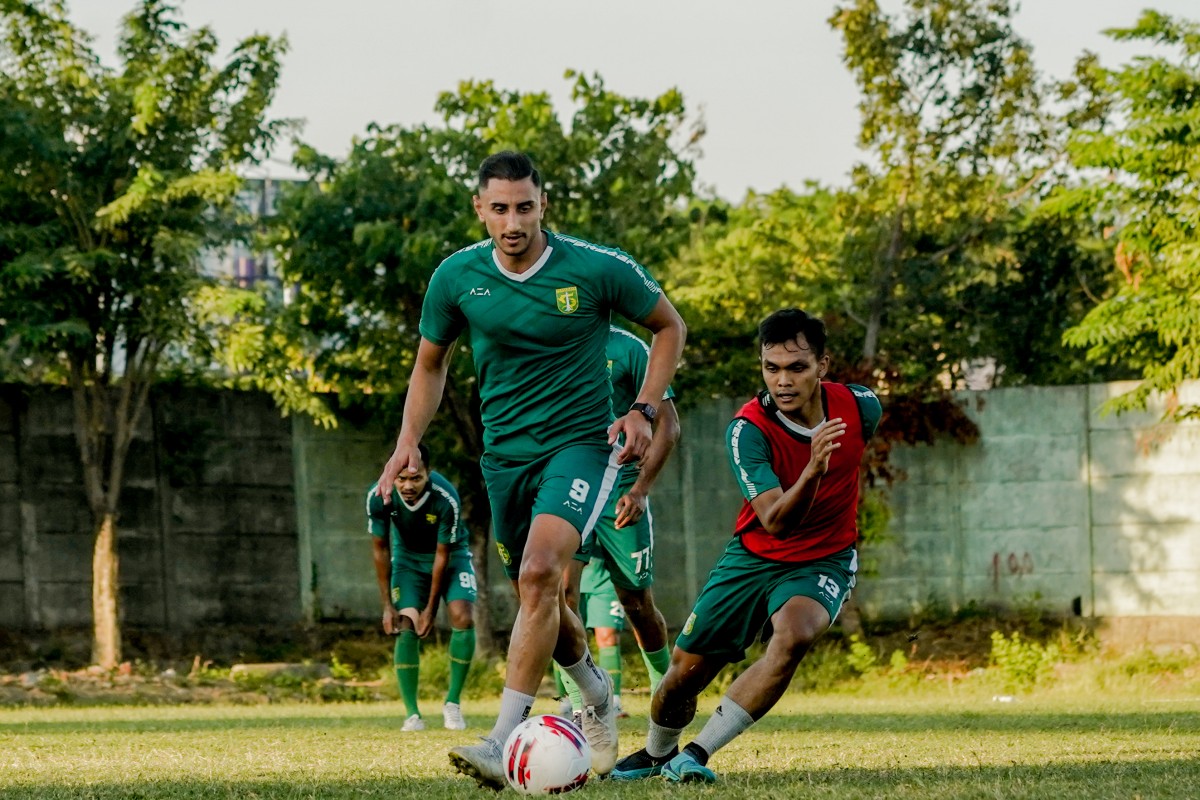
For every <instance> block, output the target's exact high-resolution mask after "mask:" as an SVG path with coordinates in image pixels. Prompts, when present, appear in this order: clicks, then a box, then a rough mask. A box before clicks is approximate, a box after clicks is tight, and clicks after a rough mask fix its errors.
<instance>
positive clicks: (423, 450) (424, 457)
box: [417, 444, 432, 469]
mask: <svg viewBox="0 0 1200 800" xmlns="http://www.w3.org/2000/svg"><path fill="white" fill-rule="evenodd" d="M417 452H418V453H420V454H421V463H422V464H424V465H425V469H432V467H431V466H430V465H429V448H428V447H426V446H425V445H423V444H418V445H417Z"/></svg>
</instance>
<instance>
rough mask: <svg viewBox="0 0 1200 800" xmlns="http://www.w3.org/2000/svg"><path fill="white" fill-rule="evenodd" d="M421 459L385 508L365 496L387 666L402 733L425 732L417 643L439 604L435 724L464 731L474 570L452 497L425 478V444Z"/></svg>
mask: <svg viewBox="0 0 1200 800" xmlns="http://www.w3.org/2000/svg"><path fill="white" fill-rule="evenodd" d="M420 453H421V465H420V466H419V467H418V468H417V469H406V470H404V471H403V472H401V473H400V474H399V475H397V476H396V479H395V480H394V481H393V482H392V491H391V492H390V493H389V496H388V502H387V503H386V504H385V503H384V498H383V497H382V496H380V494H379V492H377V491H376V487H375V486H372V487H371V488H370V489H369V490H368V491H367V530H368V531H369V532H370V534H371V536H372V537H373V544H374V550H373V552H374V556H375V578H376V580H377V581H378V583H379V596H380V600H381V601H382V603H383V630H384V632H385V633H389V634H394V635H396V648H395V660H394V662H393V663H394V664H395V667H396V681H397V683H398V684H399V685H400V696H401V697H402V698H403V700H404V705H405V707H406V708H407V710H408V719H406V720H405V721H404V727H403V730H405V731H422V730H425V721H424V719H423V718H422V717H421V711H420V709H419V708H418V707H417V682H418V675H419V669H420V643H419V642H418V637H422V638H423V637H424V636H426V635H427V634H428V633H429V631H430V630H432V629H433V620H434V617H435V616H436V615H437V610H438V604H439V602H440V601H441V600H443V599H444V600H445V601H446V611H447V614H448V615H449V617H450V687H449V689H448V690H447V692H446V702H445V705H443V707H442V722H443V724H444V725H445V726H446V727H447V728H449V729H451V730H463V729H465V728H466V727H467V726H466V723H465V722H464V720H463V716H462V708H461V706H460V705H459V698H460V696H461V695H462V687H463V684H464V683H465V682H466V679H467V672H468V671H469V670H470V668H471V658H472V657H473V656H474V655H475V623H474V609H475V567H474V566H473V565H472V563H471V551H470V550H469V549H468V546H467V545H468V539H469V537H468V535H467V532H466V529H465V528H463V526H462V524H461V518H460V513H459V508H460V503H459V499H458V492H457V491H455V489H454V487H453V486H452V485H451V484H450V482H449V481H447V480H446V479H445V478H444V477H442V476H441V475H439V474H438V473H436V472H430V471H429V451H428V450H426V449H425V446H424V445H421V447H420Z"/></svg>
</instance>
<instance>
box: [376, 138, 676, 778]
mask: <svg viewBox="0 0 1200 800" xmlns="http://www.w3.org/2000/svg"><path fill="white" fill-rule="evenodd" d="M478 177H479V181H478V194H476V195H475V197H474V200H473V202H474V208H475V212H476V214H477V215H478V217H479V220H480V221H481V222H482V223H483V224H484V227H485V228H486V229H487V232H488V237H489V238H487V239H485V240H483V241H481V242H478V243H476V244H474V245H471V246H470V247H466V248H464V249H462V250H460V251H458V252H457V253H454V254H453V255H451V256H450V257H449V258H447V259H446V260H445V261H443V262H442V263H441V265H439V266H438V268H437V269H436V270H435V271H434V273H433V276H432V277H431V278H430V281H429V290H428V291H427V292H426V295H425V300H424V303H423V305H422V309H421V323H420V333H421V342H420V345H419V347H418V349H417V355H416V359H415V361H414V364H413V371H412V378H411V381H410V383H409V389H408V394H407V396H406V398H405V404H404V421H403V424H402V425H401V429H400V435H399V436H398V438H397V440H396V448H395V450H394V452H393V453H392V456H391V458H389V459H388V462H387V464H386V466H385V467H384V470H383V474H382V475H381V476H380V479H379V486H380V487H387V486H390V485H391V482H392V481H393V480H394V479H395V476H396V475H399V474H400V473H401V472H403V471H404V470H408V469H416V468H418V467H419V466H420V454H419V453H418V451H417V445H418V443H419V442H420V441H421V438H422V437H423V436H424V434H425V431H426V430H427V428H428V427H429V424H430V422H431V420H432V419H433V415H434V413H435V412H436V410H437V407H438V405H439V403H440V401H441V397H442V390H443V388H444V387H445V382H446V373H447V368H448V366H449V361H450V354H451V353H452V352H453V350H454V344H455V342H456V341H457V339H458V337H459V336H460V335H461V334H462V333H464V332H466V331H469V337H470V344H471V350H472V354H473V358H474V363H475V370H476V374H477V375H478V379H479V393H480V413H481V416H482V419H483V426H484V454H483V457H482V458H481V459H480V466H481V468H482V471H483V477H484V480H485V482H486V484H487V491H488V500H489V502H490V504H491V509H492V520H493V530H494V533H495V537H496V548H497V550H498V551H499V553H500V558H501V560H502V561H503V562H504V569H505V572H506V574H507V575H508V577H509V578H510V579H511V580H512V581H513V584H514V586H515V588H516V590H517V595H518V597H519V601H520V608H519V610H518V612H517V617H516V621H515V622H514V623H513V629H512V635H511V638H510V644H509V650H508V671H507V674H506V676H505V686H504V693H503V695H502V697H501V701H500V713H499V716H498V717H497V719H496V723H495V725H494V726H493V728H492V730H491V733H490V734H489V735H488V736H487V737H485V738H484V740H483V742H482V743H481V744H478V745H469V746H461V747H456V748H454V749H452V750H451V752H450V760H451V763H452V764H453V765H454V767H455V768H456V769H458V770H459V771H461V772H463V773H465V774H467V775H470V776H472V777H474V778H475V779H476V780H478V781H479V782H480V783H481V784H483V785H486V786H491V787H494V788H502V787H503V786H505V785H506V781H505V778H504V771H503V768H502V765H501V753H500V750H501V746H502V745H503V743H504V741H505V740H506V739H507V738H508V735H509V733H511V732H512V730H513V729H514V728H515V727H516V726H517V725H518V724H520V723H521V721H522V720H524V719H525V718H526V717H527V716H528V714H529V709H530V708H531V706H532V705H533V700H534V693H535V692H536V691H537V688H538V685H539V684H540V683H541V680H542V676H543V675H544V674H545V672H546V668H547V666H548V665H549V663H550V660H551V658H553V659H554V661H556V662H557V663H559V664H561V665H562V666H563V668H564V669H565V671H566V673H567V674H568V675H570V676H571V678H572V679H573V680H574V681H575V682H576V683H577V684H578V685H579V689H580V692H581V695H582V699H583V703H584V705H585V708H584V714H583V728H584V733H585V734H586V735H587V739H588V742H589V743H590V744H591V747H592V767H593V769H594V770H595V771H596V773H597V774H598V775H605V774H607V773H608V772H610V771H611V770H612V767H613V764H614V763H615V761H616V744H617V728H616V721H615V719H614V716H615V715H614V713H613V711H614V710H613V708H612V687H611V685H610V682H609V679H608V676H607V675H606V674H605V673H604V671H603V670H601V669H599V668H598V667H597V666H596V665H595V663H594V662H593V661H592V659H591V655H590V653H589V651H588V647H587V639H586V634H585V633H584V630H583V626H582V625H581V624H580V621H579V618H578V617H577V616H576V615H575V614H574V612H572V611H571V610H570V608H569V607H568V606H567V605H566V598H565V595H564V593H563V591H562V575H563V569H564V568H565V567H566V565H567V563H568V562H569V561H570V560H571V559H572V558H573V557H574V555H575V554H576V553H577V552H579V551H580V549H581V548H586V545H587V544H588V539H589V537H590V536H591V534H592V530H593V528H594V526H595V524H596V520H597V519H599V517H600V515H601V514H602V513H603V511H604V507H605V505H606V503H607V502H608V499H609V495H610V494H611V492H612V490H613V487H614V486H615V485H616V482H617V478H618V477H619V475H620V472H621V467H622V466H623V465H624V464H627V463H631V462H634V461H637V460H638V459H640V458H642V457H643V456H644V455H645V453H646V450H647V448H648V447H649V445H650V442H651V438H652V428H651V422H652V420H653V418H654V416H655V414H656V412H657V408H658V404H659V403H660V402H661V398H662V396H663V394H664V393H665V392H666V390H667V387H668V385H669V384H670V382H671V378H672V376H673V375H674V372H675V365H676V363H677V362H678V360H679V357H680V355H681V353H682V351H683V342H684V338H685V336H686V327H685V326H684V324H683V320H682V319H681V318H680V317H679V314H678V312H676V311H675V308H674V306H672V305H671V303H670V301H668V300H667V298H666V296H665V295H664V294H663V293H662V290H661V289H660V288H659V286H658V284H657V283H655V281H654V279H653V278H651V277H650V275H649V274H648V273H647V272H646V271H645V270H644V269H643V268H642V266H641V265H640V264H638V263H637V262H636V261H634V260H633V258H631V257H630V256H629V255H627V254H626V253H623V252H621V251H620V250H617V249H614V248H610V247H603V246H600V245H596V244H592V243H590V242H585V241H583V240H581V239H577V238H574V237H571V236H565V235H563V234H559V233H554V232H552V231H548V230H546V229H544V228H542V218H543V215H544V214H545V211H546V207H547V203H548V201H547V197H546V194H545V193H544V192H543V190H542V180H541V176H540V175H539V174H538V172H537V170H536V169H534V167H533V163H532V162H531V161H530V160H529V158H528V157H527V156H525V155H523V154H520V153H513V152H503V153H497V154H495V155H492V156H489V157H488V158H487V159H485V160H484V162H483V163H482V164H481V165H480V169H479V176H478ZM613 312H616V313H618V314H621V315H622V316H624V317H625V318H627V319H629V320H631V321H633V322H635V323H637V324H640V325H641V326H643V327H645V328H647V329H648V330H650V332H651V333H652V334H653V342H652V345H651V348H650V357H649V366H648V368H647V373H646V377H645V380H644V381H643V383H642V388H641V390H640V391H639V392H638V395H637V397H636V399H635V402H634V403H633V404H631V406H630V408H629V409H617V410H616V413H615V414H614V413H613V410H612V409H611V407H610V400H609V391H608V375H607V372H606V370H605V357H604V348H605V342H606V340H607V338H608V326H609V319H610V315H611V314H612V313H613ZM614 416H615V418H616V419H615V421H614ZM621 436H624V444H623V445H621V446H619V447H614V443H616V442H617V440H618V438H619V437H621Z"/></svg>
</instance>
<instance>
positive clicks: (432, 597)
mask: <svg viewBox="0 0 1200 800" xmlns="http://www.w3.org/2000/svg"><path fill="white" fill-rule="evenodd" d="M449 563H450V546H449V545H446V544H442V543H441V542H439V543H438V546H437V552H436V553H435V554H434V556H433V574H432V577H431V579H430V582H429V599H428V600H427V601H426V602H425V608H423V609H421V613H420V614H419V615H418V617H417V636H420V637H421V638H422V639H424V638H425V637H426V636H428V635H429V632H430V631H431V630H433V619H434V617H436V616H437V610H438V603H439V601H440V600H441V597H442V586H443V584H445V582H446V565H447V564H449Z"/></svg>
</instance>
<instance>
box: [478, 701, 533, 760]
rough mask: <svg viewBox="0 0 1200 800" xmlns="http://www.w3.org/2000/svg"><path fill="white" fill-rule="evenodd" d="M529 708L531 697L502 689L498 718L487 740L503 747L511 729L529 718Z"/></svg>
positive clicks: (531, 705)
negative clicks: (491, 740)
mask: <svg viewBox="0 0 1200 800" xmlns="http://www.w3.org/2000/svg"><path fill="white" fill-rule="evenodd" d="M531 708H533V695H531V694H523V693H521V692H518V691H516V690H515V689H509V688H508V687H507V686H506V687H504V692H503V693H502V694H501V695H500V716H498V717H496V725H495V727H493V728H492V732H491V733H489V734H488V738H489V739H493V740H495V741H497V742H499V743H500V746H501V747H503V746H504V743H505V742H506V741H508V735H509V734H510V733H512V732H513V729H514V728H516V727H517V726H518V725H520V724H521V723H522V722H524V721H525V720H526V719H527V718H528V717H529V709H531Z"/></svg>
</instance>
